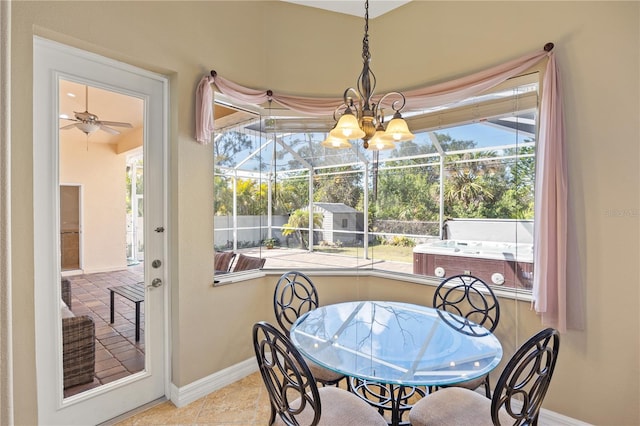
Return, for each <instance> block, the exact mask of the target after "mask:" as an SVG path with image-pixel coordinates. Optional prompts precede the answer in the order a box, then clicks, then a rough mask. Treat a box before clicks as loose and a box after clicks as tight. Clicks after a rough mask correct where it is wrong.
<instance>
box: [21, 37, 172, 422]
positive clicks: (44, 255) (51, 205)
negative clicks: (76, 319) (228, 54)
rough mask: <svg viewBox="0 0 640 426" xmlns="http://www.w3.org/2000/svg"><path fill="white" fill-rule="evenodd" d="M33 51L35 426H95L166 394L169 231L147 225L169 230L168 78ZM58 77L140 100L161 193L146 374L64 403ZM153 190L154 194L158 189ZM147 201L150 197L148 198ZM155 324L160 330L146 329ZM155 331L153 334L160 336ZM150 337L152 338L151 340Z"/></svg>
mask: <svg viewBox="0 0 640 426" xmlns="http://www.w3.org/2000/svg"><path fill="white" fill-rule="evenodd" d="M33 46H34V48H33V49H34V56H33V57H34V59H33V68H34V69H33V77H34V88H33V97H34V100H33V117H34V119H33V149H34V151H33V170H34V171H33V192H34V199H33V203H34V229H33V235H34V308H35V320H36V322H35V332H36V333H35V337H36V341H35V343H36V344H35V348H36V378H37V384H38V385H37V401H38V421H39V423H43V424H44V423H46V424H66V425H74V424H87V423H93V424H96V423H101V422H104V421H107V420H109V419H112V418H115V417H117V416H119V415H121V414H123V413H126V412H128V411H130V410H133V409H135V408H138V407H139V406H142V405H144V404H147V403H149V402H151V401H154V400H157V399H158V398H168V396H169V395H170V390H171V376H170V371H171V370H170V349H169V348H170V333H169V324H170V304H169V295H170V294H171V292H170V288H169V280H168V277H170V271H169V269H168V266H167V265H168V263H169V262H168V261H167V259H169V252H168V250H169V245H168V242H169V232H168V231H165V232H163V233H156V232H151V231H150V230H151V229H153V228H152V226H153V227H160V226H162V227H164V228H165V229H167V228H168V227H167V224H168V223H169V214H168V212H169V208H168V199H169V198H168V188H169V186H168V179H169V176H168V164H169V161H168V122H169V120H168V111H169V80H168V78H167V77H165V76H162V75H159V74H156V73H153V72H150V71H147V70H143V69H140V68H137V67H134V66H131V65H129V64H125V63H122V62H119V61H115V60H112V59H110V58H106V57H103V56H100V55H97V54H94V53H91V52H87V51H83V50H80V49H76V48H74V47H70V46H67V45H63V44H60V43H57V42H54V41H51V40H47V39H44V38H41V37H38V36H34V38H33ZM65 61H66V62H65ZM71 64H75V66H76V68H73V66H74V65H71ZM78 64H80V66H78ZM61 78H65V79H66V78H74V79H76V80H78V81H81V82H84V83H85V84H90V85H103V86H104V87H105V88H107V89H109V90H118V91H121V92H122V93H125V94H131V95H132V96H133V95H138V96H139V97H141V98H143V99H145V105H146V107H145V112H144V114H145V129H144V138H145V142H144V146H145V148H146V147H148V146H151V144H153V146H154V147H155V148H154V149H153V150H152V149H145V155H144V156H145V165H151V164H154V165H156V166H157V167H155V168H152V167H149V170H150V171H151V170H155V171H154V172H150V174H151V176H152V177H155V178H156V179H157V180H156V182H158V181H160V182H161V185H159V186H160V188H158V189H157V190H155V192H154V196H155V198H154V199H155V200H158V203H157V204H156V205H155V206H153V208H156V207H159V206H160V205H161V206H162V207H159V208H158V210H160V211H159V212H158V219H156V220H155V221H154V223H153V224H152V223H149V224H148V225H145V245H147V246H148V247H149V251H148V252H147V256H148V257H149V258H150V259H153V258H159V259H162V263H163V265H162V267H161V268H160V269H154V270H153V276H152V273H151V271H152V269H151V265H150V264H147V263H145V285H146V286H147V290H146V293H147V295H146V297H145V304H148V305H149V306H153V309H154V310H155V309H157V311H156V312H157V315H158V317H159V318H158V319H156V320H152V318H151V315H150V314H149V318H148V319H147V318H145V323H146V324H147V325H146V326H147V328H148V329H149V330H151V333H145V336H146V338H147V339H148V340H147V345H146V347H145V355H146V360H145V370H143V371H142V372H140V373H136V374H133V375H130V376H128V377H126V378H123V379H120V380H117V381H115V382H112V383H108V384H105V385H102V386H99V387H97V388H94V389H90V390H87V391H85V392H81V393H79V394H77V395H74V396H72V397H69V398H64V392H63V386H62V330H61V327H60V323H61V317H60V309H59V304H56V303H54V301H55V300H60V297H61V290H60V285H56V284H59V281H60V275H61V274H60V273H61V271H60V269H61V268H60V258H59V250H60V247H59V235H56V232H57V233H58V234H59V229H60V228H59V222H60V218H59V215H60V212H59V185H60V182H59V154H58V146H59V130H58V128H59V120H58V117H56V116H55V114H52V113H51V111H58V102H59V101H58V97H59V94H58V92H59V90H58V81H59V79H61ZM137 90H139V91H137ZM152 92H153V93H155V94H154V95H153V98H152V99H153V102H151V100H150V98H151V93H152ZM160 93H161V95H160ZM151 117H153V120H155V125H153V126H150V125H149V122H150V120H152V118H151ZM160 117H161V118H160ZM160 121H161V125H160ZM145 167H146V166H145ZM145 170H146V169H145ZM123 172H124V171H123ZM150 188H151V189H150V190H152V191H153V190H154V188H157V186H156V187H150ZM147 198H152V197H151V196H150V194H149V197H147ZM146 203H147V200H145V205H146ZM150 210H151V208H149V209H146V211H150ZM158 222H159V223H158ZM123 232H124V230H123ZM152 278H161V279H162V281H163V282H164V285H163V286H162V287H159V288H149V286H148V283H149V282H150V280H151V279H152ZM147 302H148V303H147ZM145 311H146V313H150V311H151V308H147V307H146V309H145ZM153 321H155V325H156V326H157V328H149V327H150V324H151V323H152V322H153ZM159 323H161V324H159ZM160 329H161V330H162V331H161V332H160ZM153 330H158V333H161V335H160V336H158V335H157V334H155V332H154V331H153ZM150 335H154V336H153V338H151V337H150ZM149 342H150V343H151V345H149ZM151 354H153V357H152V356H151Z"/></svg>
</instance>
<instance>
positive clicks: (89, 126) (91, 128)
mask: <svg viewBox="0 0 640 426" xmlns="http://www.w3.org/2000/svg"><path fill="white" fill-rule="evenodd" d="M76 127H77V128H78V129H80V130H82V131H83V132H85V133H86V134H89V133H93V132H96V131H98V129H100V125H99V124H95V123H78V124H76Z"/></svg>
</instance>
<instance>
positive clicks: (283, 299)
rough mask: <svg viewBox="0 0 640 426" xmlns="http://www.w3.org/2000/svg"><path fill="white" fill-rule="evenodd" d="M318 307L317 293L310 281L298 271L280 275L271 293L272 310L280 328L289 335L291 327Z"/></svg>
mask: <svg viewBox="0 0 640 426" xmlns="http://www.w3.org/2000/svg"><path fill="white" fill-rule="evenodd" d="M317 307H318V291H317V290H316V286H315V285H313V282H311V279H310V278H309V277H308V276H306V275H305V274H303V273H302V272H298V271H289V272H285V273H284V274H282V276H281V277H280V279H279V280H278V283H277V284H276V288H275V291H274V293H273V310H274V312H275V314H276V320H277V321H278V324H279V325H280V328H281V329H282V331H284V332H285V333H287V334H289V329H290V328H291V325H293V323H294V322H296V320H297V319H298V318H299V317H300V316H301V315H302V314H305V313H307V312H309V311H312V310H314V309H316V308H317Z"/></svg>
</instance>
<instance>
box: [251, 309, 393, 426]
mask: <svg viewBox="0 0 640 426" xmlns="http://www.w3.org/2000/svg"><path fill="white" fill-rule="evenodd" d="M253 347H254V350H255V353H256V359H257V361H258V365H259V367H260V374H261V375H262V380H263V381H264V384H265V386H266V388H267V391H268V393H269V401H270V404H271V415H270V417H269V423H268V424H269V425H274V424H275V425H311V426H315V425H327V426H329V425H331V426H334V425H354V426H355V425H362V426H387V423H386V421H385V420H384V419H383V418H382V417H381V416H380V415H379V414H378V413H377V412H376V411H375V410H374V409H372V408H371V407H370V406H369V405H368V404H366V403H365V402H364V401H362V400H361V399H360V398H358V397H357V396H355V395H353V394H352V393H350V392H348V391H346V390H344V389H340V388H337V387H322V388H320V389H319V388H318V385H317V384H316V380H315V378H314V377H313V374H312V373H311V370H310V369H309V367H308V366H307V364H306V362H305V360H304V359H303V358H302V355H301V354H300V352H299V351H298V350H297V349H296V347H295V346H293V344H292V343H291V341H290V340H289V338H288V337H287V336H286V335H285V334H284V333H282V332H280V331H279V330H278V329H276V328H275V327H274V326H272V325H271V324H269V323H266V322H264V321H262V322H258V323H256V324H255V325H254V326H253Z"/></svg>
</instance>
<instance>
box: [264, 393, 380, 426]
mask: <svg viewBox="0 0 640 426" xmlns="http://www.w3.org/2000/svg"><path fill="white" fill-rule="evenodd" d="M318 392H319V393H320V401H321V402H320V403H321V404H322V408H321V416H320V423H318V425H326V426H337V425H340V426H387V422H386V421H385V419H384V418H383V417H382V416H381V415H380V414H378V412H377V411H376V410H375V409H374V408H373V407H371V406H370V405H369V404H367V403H366V402H365V401H363V400H362V399H360V398H358V397H357V396H356V395H354V394H352V393H351V392H348V391H346V390H344V389H340V388H335V387H323V388H320V389H318ZM298 404H299V399H297V400H295V401H294V402H293V403H291V405H292V406H294V407H295V406H297V405H298ZM306 414H308V416H305V415H306ZM313 414H314V413H313V411H312V410H305V411H304V412H303V413H301V415H299V416H297V417H296V419H297V420H298V422H299V423H300V424H301V425H309V424H311V421H312V420H313ZM274 424H276V425H284V424H285V423H284V422H283V421H282V419H280V418H279V417H278V416H277V415H276V421H275V423H274Z"/></svg>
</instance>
